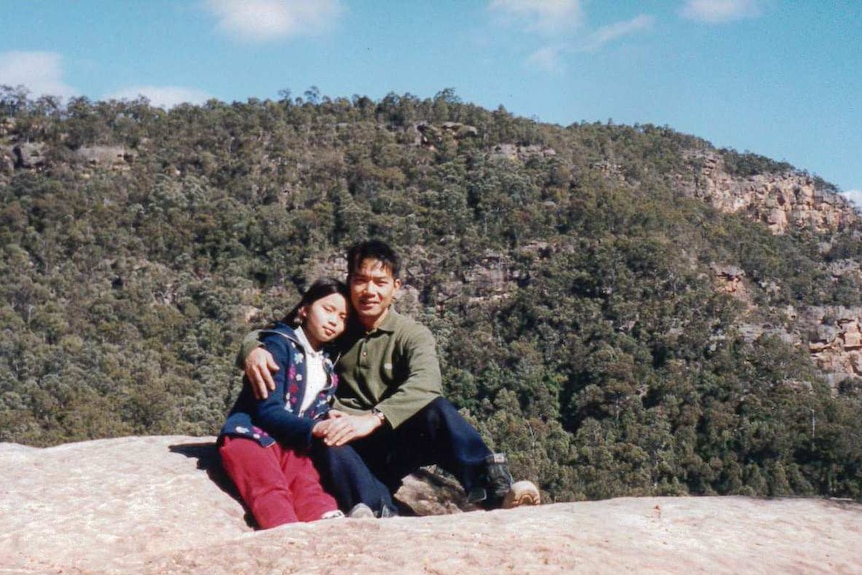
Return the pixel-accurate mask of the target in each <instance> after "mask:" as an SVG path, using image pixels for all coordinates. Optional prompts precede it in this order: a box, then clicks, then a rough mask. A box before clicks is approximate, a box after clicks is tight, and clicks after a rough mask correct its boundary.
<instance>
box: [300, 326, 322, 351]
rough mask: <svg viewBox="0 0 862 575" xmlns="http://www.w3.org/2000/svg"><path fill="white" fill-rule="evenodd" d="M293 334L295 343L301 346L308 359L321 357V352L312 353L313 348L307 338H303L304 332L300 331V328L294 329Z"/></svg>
mask: <svg viewBox="0 0 862 575" xmlns="http://www.w3.org/2000/svg"><path fill="white" fill-rule="evenodd" d="M294 333H295V334H296V339H297V341H299V343H300V345H302V349H304V350H305V354H306V355H308V356H310V357H321V358H322V357H323V350H322V349H321V350H320V351H314V348H313V347H311V344H310V343H309V342H308V338H307V337H306V336H305V332H304V331H302V327H301V326H300V327H297V328H296V329H294Z"/></svg>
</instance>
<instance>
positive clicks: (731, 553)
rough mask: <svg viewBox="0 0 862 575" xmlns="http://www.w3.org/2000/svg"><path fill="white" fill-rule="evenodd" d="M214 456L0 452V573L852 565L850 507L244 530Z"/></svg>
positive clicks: (168, 451) (117, 443) (202, 448)
mask: <svg viewBox="0 0 862 575" xmlns="http://www.w3.org/2000/svg"><path fill="white" fill-rule="evenodd" d="M214 455H215V452H214V448H213V438H194V437H180V436H172V437H128V438H121V439H108V440H99V441H89V442H84V443H75V444H67V445H61V446H57V447H53V448H49V449H35V448H29V447H23V446H21V445H17V444H0V469H2V470H3V471H2V473H3V478H2V479H3V480H2V484H0V566H2V568H0V572H2V573H14V574H36V573H40V574H41V573H46V574H50V573H53V574H60V573H63V574H66V575H69V574H83V573H92V574H96V573H152V574H156V573H183V574H188V573H201V574H206V575H212V574H219V573H226V574H227V573H230V574H236V573H250V574H255V575H258V574H266V573H363V574H373V573H389V574H393V573H438V574H444V573H461V574H465V575H470V574H478V573H543V574H544V573H584V574H587V573H589V574H604V573H607V574H617V573H644V574H649V573H661V574H671V575H672V574H675V573H678V574H685V575H691V574H694V573H709V574H721V573H727V574H731V573H733V574H737V573H748V574H757V573H763V574H782V573H787V574H790V573H793V574H800V575H802V574H805V575H810V574H817V573H823V574H826V573H829V574H851V573H859V566H860V565H862V548H860V547H859V545H858V540H859V537H860V535H862V506H860V505H858V504H853V503H848V502H836V501H824V500H815V499H786V500H759V499H749V498H741V497H728V498H718V497H715V498H649V499H616V500H609V501H596V502H580V503H559V504H552V505H543V506H540V507H535V508H522V509H517V510H512V511H493V512H483V511H474V512H467V513H461V512H458V509H457V508H456V507H454V506H451V505H450V506H449V508H448V510H449V511H453V512H454V514H450V515H437V516H419V517H399V518H396V519H389V520H347V519H345V520H333V521H324V522H318V523H311V524H298V525H288V526H284V527H281V528H278V529H274V530H271V531H261V532H255V531H253V530H252V528H251V527H250V526H249V525H248V523H247V522H246V520H245V512H244V510H243V508H242V506H241V505H240V503H239V502H238V501H237V500H236V499H235V498H234V497H233V495H232V492H231V490H230V489H229V487H228V485H227V484H226V483H224V482H223V477H221V475H220V472H219V470H218V467H217V465H216V460H215V457H214ZM410 498H411V499H412V500H413V501H414V502H415V501H419V500H420V499H421V498H422V491H421V489H420V490H419V491H415V492H413V493H412V494H411V495H410ZM433 509H434V510H435V512H439V508H437V507H434V508H433ZM427 510H428V508H425V510H424V511H423V508H422V507H421V505H420V506H419V507H418V508H417V512H418V513H420V514H421V513H423V512H427Z"/></svg>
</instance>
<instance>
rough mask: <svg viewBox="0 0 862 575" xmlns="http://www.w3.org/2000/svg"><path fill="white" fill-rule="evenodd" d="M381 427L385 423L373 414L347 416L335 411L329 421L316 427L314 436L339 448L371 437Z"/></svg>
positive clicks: (331, 413) (330, 413)
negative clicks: (356, 440)
mask: <svg viewBox="0 0 862 575" xmlns="http://www.w3.org/2000/svg"><path fill="white" fill-rule="evenodd" d="M381 425H383V422H382V421H380V418H379V417H377V416H376V415H374V414H373V413H369V414H366V415H347V414H346V413H343V412H341V411H336V410H334V409H333V410H331V411H330V412H329V419H327V420H325V421H321V422H320V423H318V424H316V425H315V426H314V428H313V429H312V434H313V435H314V436H315V437H322V438H323V442H324V443H325V444H326V445H329V446H330V447H339V446H341V445H346V444H348V443H350V442H351V441H353V440H355V439H360V438H362V437H366V436H368V435H371V433H373V432H374V430H375V429H377V428H378V427H380V426H381Z"/></svg>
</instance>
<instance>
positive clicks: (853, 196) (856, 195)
mask: <svg viewBox="0 0 862 575" xmlns="http://www.w3.org/2000/svg"><path fill="white" fill-rule="evenodd" d="M841 195H842V196H844V197H845V198H847V199H848V200H850V203H852V204H853V205H854V206H855V207H856V209H857V210H862V190H847V191H846V192H841Z"/></svg>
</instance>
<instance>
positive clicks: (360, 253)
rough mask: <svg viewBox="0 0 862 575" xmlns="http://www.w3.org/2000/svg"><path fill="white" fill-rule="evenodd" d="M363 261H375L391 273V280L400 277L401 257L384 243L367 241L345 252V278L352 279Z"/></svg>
mask: <svg viewBox="0 0 862 575" xmlns="http://www.w3.org/2000/svg"><path fill="white" fill-rule="evenodd" d="M365 260H377V261H379V262H380V263H381V264H382V265H383V267H385V268H386V269H388V270H389V271H390V272H391V273H392V278H393V279H398V278H399V277H400V275H399V274H401V257H400V256H399V255H398V254H397V253H396V252H395V250H393V249H392V248H391V247H389V244H387V243H386V242H382V241H380V240H367V241H364V242H359V243H358V244H354V245H353V246H351V248H350V249H349V250H348V251H347V277H348V278H350V277H352V276H353V274H354V273H356V271H357V270H358V269H359V268H360V267H361V266H362V262H364V261H365Z"/></svg>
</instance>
